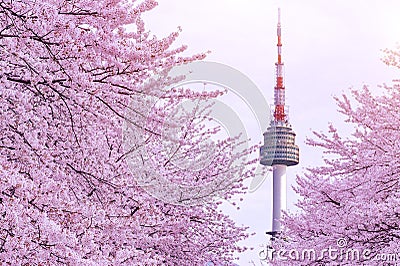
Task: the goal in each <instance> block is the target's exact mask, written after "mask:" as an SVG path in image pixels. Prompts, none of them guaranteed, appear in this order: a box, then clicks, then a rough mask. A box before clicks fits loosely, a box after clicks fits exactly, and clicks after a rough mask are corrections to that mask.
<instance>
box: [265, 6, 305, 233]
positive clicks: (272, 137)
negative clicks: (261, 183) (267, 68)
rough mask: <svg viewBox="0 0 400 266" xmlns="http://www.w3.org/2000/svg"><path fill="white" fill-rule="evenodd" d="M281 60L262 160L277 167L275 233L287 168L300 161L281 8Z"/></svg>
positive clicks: (279, 51)
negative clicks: (288, 98) (287, 94)
mask: <svg viewBox="0 0 400 266" xmlns="http://www.w3.org/2000/svg"><path fill="white" fill-rule="evenodd" d="M277 36H278V44H277V47H278V61H277V62H276V63H275V66H276V85H275V88H274V108H273V110H274V111H273V118H272V120H271V121H270V125H269V127H268V128H267V131H266V132H265V133H264V145H263V146H262V147H261V148H260V163H261V164H263V165H268V166H272V168H273V207H272V231H271V232H268V234H270V235H272V236H273V237H274V236H275V235H276V234H277V233H279V232H281V223H280V219H281V213H282V210H285V209H286V168H287V167H288V166H292V165H296V164H298V163H299V147H298V146H297V145H296V144H295V136H296V134H295V133H294V131H293V130H292V126H291V125H290V124H289V117H288V111H287V109H288V108H287V106H285V91H286V90H285V83H284V80H283V76H284V75H283V67H284V65H283V62H282V42H281V15H280V9H278V27H277Z"/></svg>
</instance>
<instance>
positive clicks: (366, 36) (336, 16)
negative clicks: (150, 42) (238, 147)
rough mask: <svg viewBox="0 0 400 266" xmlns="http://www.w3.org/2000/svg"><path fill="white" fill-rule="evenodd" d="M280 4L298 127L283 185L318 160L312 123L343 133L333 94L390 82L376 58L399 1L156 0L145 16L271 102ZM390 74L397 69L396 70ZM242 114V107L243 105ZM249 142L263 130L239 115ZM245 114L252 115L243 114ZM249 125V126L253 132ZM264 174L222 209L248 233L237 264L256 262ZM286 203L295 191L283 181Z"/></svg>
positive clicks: (265, 217) (265, 227) (263, 222)
mask: <svg viewBox="0 0 400 266" xmlns="http://www.w3.org/2000/svg"><path fill="white" fill-rule="evenodd" d="M278 6H279V7H281V22H282V41H283V61H284V63H285V76H286V82H285V83H286V90H287V91H286V95H287V98H286V103H287V104H288V105H290V122H291V124H292V126H293V129H294V130H295V132H296V133H297V140H296V141H297V144H298V145H299V146H300V153H301V158H300V160H301V162H300V164H299V165H298V166H295V167H291V168H289V170H288V172H287V176H288V181H287V182H288V187H289V186H291V185H293V184H294V178H295V175H296V174H301V173H302V171H303V169H304V168H305V167H309V166H314V165H318V164H320V163H321V151H320V150H318V149H315V148H312V147H308V146H306V145H305V144H304V141H305V138H306V137H310V136H311V135H312V133H311V130H317V131H320V130H325V131H326V129H327V125H328V123H329V122H333V123H334V124H336V125H338V127H339V128H340V129H342V131H343V132H348V129H349V128H348V127H346V126H344V124H343V122H341V121H342V120H343V119H342V118H343V117H342V116H341V115H339V114H338V113H337V112H336V109H337V108H336V105H335V103H334V101H333V99H332V96H333V95H340V94H341V92H342V91H346V90H347V89H348V88H349V87H354V88H361V86H362V85H363V84H367V85H370V86H371V88H374V87H375V86H376V85H377V84H382V83H383V82H385V83H388V84H390V83H391V80H393V79H395V78H398V72H397V71H396V70H395V69H393V68H388V67H387V66H386V65H385V64H383V63H382V62H381V61H380V58H381V57H382V55H383V53H382V52H381V51H380V50H381V49H385V48H394V47H395V46H396V42H398V41H400V16H399V11H400V2H399V1H397V0H392V1H391V0H381V1H378V0H352V1H345V0H336V1H326V0H303V1H294V0H292V1H289V0H287V1H277V0H274V1H268V0H247V1H246V0H202V1H193V0H186V1H185V0H164V1H163V0H159V6H158V7H157V8H156V9H154V10H153V11H151V12H149V13H148V14H146V15H145V18H144V19H145V22H146V25H147V29H150V30H151V32H152V33H154V34H155V35H157V36H158V37H163V36H166V35H167V34H168V33H170V32H172V31H175V30H176V29H177V27H178V26H181V27H182V29H183V32H182V33H181V36H180V38H179V39H178V41H177V44H187V45H188V46H189V50H188V54H194V53H198V52H205V51H208V50H210V51H211V54H210V55H209V56H208V57H207V58H206V60H208V61H215V62H219V63H223V64H226V65H229V66H231V67H234V68H236V69H237V70H239V71H241V72H242V73H244V74H246V75H247V76H248V77H249V78H250V79H252V80H253V81H254V82H255V83H256V84H257V86H258V87H259V88H260V89H261V90H262V92H263V94H264V95H265V98H266V99H267V101H268V102H269V103H272V102H273V101H272V97H273V87H274V82H275V81H274V73H275V65H274V63H275V61H276V23H277V8H278ZM396 75H397V76H396ZM244 116H245V112H244ZM245 120H246V121H248V122H246V123H247V124H246V126H247V130H249V132H250V134H249V135H252V133H255V135H253V136H252V137H253V139H254V142H255V143H257V142H258V141H260V140H261V138H262V136H261V135H260V134H259V132H257V131H256V130H253V132H252V129H253V128H254V125H255V121H249V119H248V118H247V117H246V119H245ZM250 120H251V119H250ZM254 131H256V132H254ZM270 179H271V178H267V181H266V182H265V183H264V184H263V186H262V187H261V188H260V189H259V190H258V191H257V192H256V193H252V194H247V195H246V197H245V200H244V202H243V203H242V204H241V205H240V206H241V210H240V211H233V210H229V212H230V213H231V214H232V215H233V217H234V219H235V220H236V221H237V223H238V224H245V225H249V226H251V229H250V231H251V232H256V233H257V235H256V236H255V237H252V238H250V239H249V240H248V241H246V242H245V245H246V246H249V247H250V246H253V247H254V248H255V250H254V251H252V252H246V253H244V254H242V255H241V256H240V260H239V261H238V263H239V265H241V266H242V265H252V264H250V263H249V262H250V261H251V260H253V261H254V262H255V263H256V265H260V263H259V261H258V258H257V253H258V251H259V250H260V248H259V245H261V244H263V243H266V241H267V238H266V237H265V232H266V231H269V230H270V229H271V212H272V211H271V206H272V205H271V199H272V194H271V182H270V181H271V180H270ZM288 189H289V190H288V209H289V210H295V209H294V204H293V203H294V202H295V201H296V195H295V194H294V192H293V191H291V189H290V188H288Z"/></svg>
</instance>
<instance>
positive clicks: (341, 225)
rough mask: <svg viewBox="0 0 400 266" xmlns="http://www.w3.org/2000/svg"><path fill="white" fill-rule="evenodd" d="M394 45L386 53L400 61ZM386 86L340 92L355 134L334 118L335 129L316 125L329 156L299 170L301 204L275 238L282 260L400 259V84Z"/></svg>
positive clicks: (362, 261) (340, 102) (314, 142)
mask: <svg viewBox="0 0 400 266" xmlns="http://www.w3.org/2000/svg"><path fill="white" fill-rule="evenodd" d="M386 53H387V57H386V58H385V60H384V61H385V62H386V63H387V64H389V65H394V66H397V67H398V66H399V65H398V62H399V58H400V57H399V53H398V51H389V50H388V51H386ZM395 84H396V82H395ZM382 88H383V89H384V92H383V93H376V92H375V93H374V92H373V91H371V89H369V88H368V87H366V86H365V87H364V88H362V89H361V90H355V89H354V90H352V91H351V96H352V97H348V96H347V95H342V97H337V98H336V101H337V103H338V107H339V112H340V113H342V114H344V115H345V116H346V120H345V121H346V122H347V123H350V124H352V125H354V132H353V133H352V135H351V136H348V137H345V136H341V135H340V134H339V132H338V130H337V128H335V127H334V126H333V125H330V126H329V132H328V134H325V133H318V132H314V134H315V135H316V137H315V138H314V139H309V140H308V144H309V145H312V146H315V147H319V148H322V149H323V150H324V153H325V154H326V156H325V160H324V161H325V164H324V165H323V166H318V167H314V168H311V169H308V170H307V171H306V172H305V173H304V174H303V175H302V176H298V177H297V186H295V190H296V192H297V193H298V194H299V195H300V196H301V197H302V199H301V200H300V201H299V202H298V203H297V207H299V209H300V212H297V213H289V214H287V215H286V216H285V219H284V225H285V228H286V231H285V232H283V234H282V236H281V237H280V240H278V241H276V244H275V246H276V249H282V250H284V251H285V255H284V258H285V259H286V260H279V259H278V258H277V260H276V261H275V262H276V264H277V265H300V264H301V265H321V264H323V265H339V264H340V265H361V264H363V265H394V264H395V263H396V262H395V261H398V260H399V259H400V256H399V254H400V245H399V242H400V223H399V217H400V209H399V206H400V205H399V203H400V201H399V199H400V183H399V180H400V179H399V178H400V175H399V174H400V172H399V169H400V157H399V150H400V130H399V129H400V116H399V110H400V90H399V89H400V87H399V86H398V85H394V86H392V87H390V86H387V85H384V86H382ZM280 245H281V247H280ZM311 249H312V250H313V251H315V254H311V253H310V250H311ZM282 252H283V251H282ZM302 253H303V254H302ZM310 254H311V255H310Z"/></svg>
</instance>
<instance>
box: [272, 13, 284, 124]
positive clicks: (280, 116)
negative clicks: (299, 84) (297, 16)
mask: <svg viewBox="0 0 400 266" xmlns="http://www.w3.org/2000/svg"><path fill="white" fill-rule="evenodd" d="M277 36H278V44H277V46H278V62H276V63H275V66H276V86H275V92H274V103H275V111H274V118H275V122H285V120H286V114H285V86H284V83H283V63H282V42H281V9H280V8H278V26H277Z"/></svg>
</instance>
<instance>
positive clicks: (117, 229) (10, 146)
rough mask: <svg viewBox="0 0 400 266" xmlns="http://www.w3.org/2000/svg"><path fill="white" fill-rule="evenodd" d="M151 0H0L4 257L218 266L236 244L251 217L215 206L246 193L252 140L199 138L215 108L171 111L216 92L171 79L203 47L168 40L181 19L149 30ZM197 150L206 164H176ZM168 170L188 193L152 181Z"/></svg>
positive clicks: (30, 261)
mask: <svg viewBox="0 0 400 266" xmlns="http://www.w3.org/2000/svg"><path fill="white" fill-rule="evenodd" d="M156 4H157V3H156V2H155V1H153V0H144V1H129V0H99V1H88V0H63V1H60V0H42V1H36V0H23V1H12V0H4V1H0V16H1V19H0V49H1V51H0V57H1V60H0V84H1V85H0V86H1V89H0V117H1V119H0V132H1V133H0V191H1V195H0V261H1V262H2V264H4V265H65V264H66V265H119V264H126V265H204V263H206V262H208V261H212V262H214V263H215V265H218V264H224V263H230V262H231V261H232V259H233V252H234V251H242V250H244V248H241V247H239V246H238V245H237V244H236V243H237V241H239V240H241V239H243V238H245V237H246V236H247V234H246V233H245V229H246V228H242V227H237V226H236V225H235V224H234V222H233V221H232V220H231V219H230V218H229V217H227V216H226V215H224V214H222V213H221V211H219V210H218V206H219V204H221V202H222V200H229V199H231V197H232V196H233V195H235V194H238V193H243V190H244V188H243V187H242V183H241V182H240V181H241V180H242V179H244V178H246V177H249V176H251V175H252V171H251V169H250V170H249V168H248V167H247V166H248V165H249V164H252V163H253V162H249V161H246V155H247V154H248V153H249V152H251V150H252V149H253V148H251V149H247V150H243V151H242V150H240V151H237V152H235V149H233V148H232V147H236V146H237V145H239V144H240V143H238V138H235V137H233V138H229V139H226V140H221V141H218V142H217V143H214V142H207V141H206V140H209V139H210V138H211V137H212V136H213V135H214V134H215V133H216V132H217V131H218V128H212V129H210V128H207V127H205V126H204V125H205V124H204V123H205V122H206V117H207V116H206V114H207V110H209V108H210V107H209V106H205V105H203V107H201V108H193V110H192V111H191V112H188V111H186V112H179V111H176V110H178V109H179V106H180V104H181V103H182V101H184V100H192V101H206V100H207V99H212V98H215V97H217V96H218V95H220V94H221V92H220V91H214V92H202V93H198V92H194V91H190V90H185V89H183V88H181V89H173V90H172V89H165V88H166V86H165V85H170V84H172V83H173V82H175V81H176V80H175V79H174V78H169V77H168V76H167V75H166V73H167V72H168V69H169V68H171V67H173V66H175V65H179V64H183V63H188V62H192V61H193V60H199V59H202V58H204V56H205V55H204V54H198V55H194V56H189V57H187V56H183V55H182V52H184V50H185V49H186V46H180V47H177V48H172V47H171V45H172V43H173V42H174V41H175V39H176V38H177V37H178V35H179V31H178V32H173V33H171V34H170V35H169V36H167V37H165V38H162V39H159V38H157V37H155V36H150V32H149V31H146V30H145V28H144V22H143V20H142V18H141V15H142V13H143V12H146V11H149V10H151V9H153V8H154V7H155V6H156ZM199 106H201V105H199ZM127 132H128V133H129V134H127ZM171 132H172V133H173V134H172V133H171ZM167 133H168V134H167ZM169 133H171V134H169ZM127 136H128V137H129V138H127ZM160 143H161V144H160ZM203 143H205V144H203ZM203 150H212V154H211V155H212V156H210V157H209V158H211V159H210V160H209V161H208V162H207V164H204V165H202V167H198V169H196V170H193V171H189V170H188V169H187V168H184V167H183V168H182V167H181V168H179V167H178V166H179V163H181V162H182V161H183V159H184V158H188V157H190V158H193V156H194V157H195V156H196V152H200V151H203ZM239 162H240V163H239ZM237 176H240V178H237ZM156 177H157V178H161V179H162V180H167V181H168V182H169V183H168V182H164V183H162V182H161V183H160V182H159V179H157V178H156ZM146 180H147V181H146ZM146 182H147V183H146ZM174 182H175V183H176V182H178V183H179V182H181V183H182V184H183V185H182V186H181V187H185V186H186V187H190V188H191V190H190V192H191V193H189V194H187V195H189V197H185V195H184V194H181V195H180V197H175V196H176V195H175V196H174V197H172V198H171V199H170V198H168V195H161V196H163V197H161V196H160V195H158V196H160V197H161V198H160V197H154V195H150V194H148V193H147V192H148V191H149V190H148V188H149V187H153V189H154V187H156V188H157V189H158V190H159V191H164V190H167V189H168V184H173V183H174ZM207 182H211V185H210V186H207V185H206V184H207ZM161 185H163V186H166V187H159V186H161ZM157 186H158V187H157ZM196 187H202V188H206V189H203V190H201V191H200V190H199V191H197V192H198V193H197V194H196V193H193V191H195V192H196V190H195V188H196ZM182 191H183V190H182ZM183 192H185V191H183ZM187 195H186V196H187ZM221 195H222V199H220V200H217V201H215V200H212V199H213V198H214V197H215V196H221ZM178 196H179V195H178ZM196 197H197V198H196ZM177 201H178V202H177ZM185 202H189V203H190V204H186V205H185ZM198 202H201V203H202V204H200V205H199V204H196V203H198ZM178 203H182V204H178Z"/></svg>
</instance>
